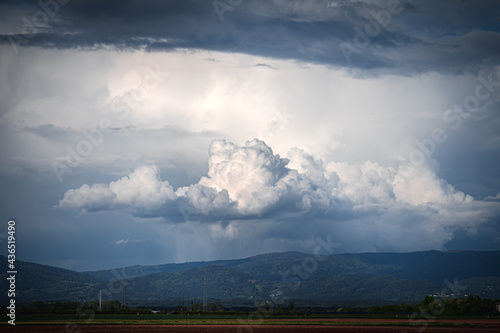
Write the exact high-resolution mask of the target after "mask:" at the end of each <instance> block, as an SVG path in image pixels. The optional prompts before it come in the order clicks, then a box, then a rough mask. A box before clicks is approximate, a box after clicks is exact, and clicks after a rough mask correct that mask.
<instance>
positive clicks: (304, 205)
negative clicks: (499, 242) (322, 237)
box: [59, 139, 500, 249]
mask: <svg viewBox="0 0 500 333" xmlns="http://www.w3.org/2000/svg"><path fill="white" fill-rule="evenodd" d="M176 205H178V206H179V207H176ZM127 206H128V207H130V208H133V209H135V210H136V213H137V212H139V214H140V212H141V211H145V210H146V211H148V216H163V217H164V218H165V219H166V220H167V221H173V222H176V221H177V222H182V221H186V220H188V219H189V217H195V219H196V220H198V221H200V222H203V221H206V222H207V223H210V224H212V227H210V228H211V230H212V229H213V230H219V229H220V230H222V229H221V225H220V224H219V223H220V221H221V220H227V221H233V222H234V221H237V220H240V219H248V218H253V219H255V218H261V219H262V220H265V221H266V222H265V223H269V220H266V217H270V216H272V217H273V219H272V220H271V221H275V222H274V223H282V222H283V221H284V222H287V221H289V222H287V223H291V224H292V225H293V224H295V223H296V221H298V220H302V221H316V222H317V223H319V224H321V225H323V226H325V225H326V226H329V227H330V228H332V230H336V228H341V229H338V231H339V232H347V230H348V229H349V228H352V230H351V232H356V230H359V229H360V228H361V230H363V232H366V231H371V232H372V235H373V236H375V235H378V236H379V237H384V235H385V237H387V238H393V239H394V240H397V239H398V238H399V239H407V240H409V241H410V240H411V242H412V245H411V246H410V247H416V248H417V249H418V248H420V247H423V248H433V247H438V248H439V247H442V246H443V245H444V244H445V243H446V242H447V241H449V240H451V239H452V238H453V233H454V232H455V231H456V230H467V231H469V232H471V231H472V232H473V231H474V230H475V228H476V227H477V226H479V225H480V224H482V223H485V222H487V221H488V220H489V219H491V218H493V217H494V216H495V214H498V212H499V210H500V209H499V208H500V207H499V206H500V205H499V204H498V202H497V201H494V200H489V201H477V200H474V199H473V198H472V197H471V196H469V195H467V194H464V193H463V192H460V191H457V190H456V189H455V188H453V187H452V186H451V185H450V184H448V183H446V182H445V181H444V180H443V179H439V178H438V177H437V176H436V174H435V173H434V172H432V171H431V170H430V169H428V168H425V167H422V168H420V169H412V168H407V167H399V168H398V169H394V168H392V167H384V166H381V165H379V164H377V163H374V162H370V161H367V162H365V163H363V164H362V165H350V164H347V163H340V162H330V163H328V164H327V165H324V163H323V162H322V161H321V160H319V159H316V158H314V157H313V156H311V155H309V154H307V153H306V152H305V151H303V150H301V149H298V148H293V149H291V150H290V152H289V154H288V159H286V158H281V157H280V156H279V155H277V154H274V153H273V151H272V149H271V147H269V146H268V145H266V144H265V143H264V142H263V141H260V140H257V139H254V140H251V141H248V142H246V144H245V145H244V146H238V145H236V144H234V143H231V142H227V141H225V140H214V141H213V142H212V144H211V145H210V148H209V159H208V174H207V176H204V177H201V179H200V180H199V182H198V183H196V184H192V185H190V186H185V187H180V188H178V189H177V190H176V191H175V192H174V191H173V189H172V187H171V186H170V185H169V183H168V181H162V180H161V179H160V173H159V169H158V167H157V166H155V165H150V166H141V167H138V168H136V169H135V171H134V172H133V173H132V174H130V175H129V176H127V177H123V178H121V179H119V180H117V181H115V182H111V183H109V184H94V185H92V186H89V185H83V186H81V187H80V188H78V189H72V190H68V191H67V192H66V194H65V195H64V198H63V199H62V200H60V202H59V207H61V208H78V209H83V210H86V211H93V210H99V209H101V210H102V209H121V208H124V207H127ZM165 207H167V209H165ZM177 209H180V211H181V212H183V211H184V212H188V216H186V214H183V218H180V217H179V216H180V215H179V214H178V212H177V211H176V210H177ZM254 221H255V223H258V219H257V220H254ZM345 222H347V223H348V224H347V225H346V224H345ZM263 223H264V222H263ZM271 223H273V222H271ZM236 225H237V224H235V223H232V224H230V227H231V232H232V233H237V229H238V227H237V226H236ZM349 226H350V227H349ZM214 228H215V229H214ZM409 230H411V231H409ZM389 235H390V236H389ZM291 237H298V236H297V235H294V236H291ZM414 237H418V238H419V241H418V243H417V242H415V239H414ZM371 241H372V242H373V243H374V244H373V246H378V247H380V246H382V245H381V244H380V239H377V237H374V238H373V239H372V240H371ZM386 241H387V240H386ZM396 242H398V241H396ZM377 244H378V245H377ZM385 246H387V242H386V245H385ZM389 246H392V245H391V244H390V241H389ZM394 246H395V248H398V249H400V248H401V246H398V245H394ZM414 249H415V248H414Z"/></svg>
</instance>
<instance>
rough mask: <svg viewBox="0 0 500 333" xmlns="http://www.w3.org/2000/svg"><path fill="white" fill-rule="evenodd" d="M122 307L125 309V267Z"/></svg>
mask: <svg viewBox="0 0 500 333" xmlns="http://www.w3.org/2000/svg"><path fill="white" fill-rule="evenodd" d="M122 309H125V267H123V268H122Z"/></svg>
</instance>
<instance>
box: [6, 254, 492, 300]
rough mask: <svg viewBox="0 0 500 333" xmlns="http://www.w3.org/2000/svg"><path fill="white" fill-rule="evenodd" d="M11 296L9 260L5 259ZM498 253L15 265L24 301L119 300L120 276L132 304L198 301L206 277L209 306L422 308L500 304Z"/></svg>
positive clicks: (291, 255) (309, 256)
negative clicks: (422, 304) (433, 298)
mask: <svg viewBox="0 0 500 333" xmlns="http://www.w3.org/2000/svg"><path fill="white" fill-rule="evenodd" d="M0 260H1V265H0V267H1V272H0V279H1V282H0V287H1V290H0V291H1V293H2V299H4V300H5V299H8V298H7V297H3V296H6V293H7V290H8V285H7V280H6V276H5V274H6V271H7V267H6V266H7V259H6V258H5V257H3V256H2V257H0ZM499 263H500V251H493V252H473V251H465V252H453V253H445V252H439V251H425V252H413V253H361V254H335V255H330V256H321V257H316V256H314V255H311V254H305V253H299V252H283V253H268V254H262V255H257V256H254V257H249V258H245V259H238V260H218V261H211V262H191V263H184V264H164V265H155V266H130V267H125V268H124V269H123V270H122V268H116V269H113V270H104V271H94V272H83V273H80V272H74V271H70V270H66V269H61V268H56V267H51V266H46V265H39V264H34V263H28V262H22V261H16V268H17V271H18V274H17V281H16V284H17V285H16V288H17V292H18V294H17V295H16V299H17V300H18V301H19V302H32V301H57V300H59V301H65V300H72V301H81V300H95V299H96V298H97V294H98V292H99V290H102V291H103V292H104V294H105V295H106V297H107V299H117V300H120V299H121V285H122V281H121V279H122V272H124V273H125V281H124V285H125V294H126V298H127V300H128V303H129V304H135V305H147V304H151V305H153V304H166V303H169V302H170V303H171V301H172V300H177V301H178V300H194V301H196V300H198V301H199V300H200V299H201V298H202V295H203V281H204V278H205V277H206V279H207V290H208V297H209V298H210V299H212V300H214V299H215V300H227V301H229V300H236V301H240V302H245V301H247V302H251V301H254V300H257V299H258V300H270V299H273V298H276V297H280V298H286V299H295V300H308V301H331V302H340V301H345V300H353V301H356V300H358V301H368V300H369V301H372V303H373V302H380V303H381V304H382V303H402V302H419V301H421V300H422V299H423V298H424V297H425V296H427V295H441V296H457V297H460V296H464V295H466V294H469V295H478V296H481V297H483V298H491V299H500V265H499Z"/></svg>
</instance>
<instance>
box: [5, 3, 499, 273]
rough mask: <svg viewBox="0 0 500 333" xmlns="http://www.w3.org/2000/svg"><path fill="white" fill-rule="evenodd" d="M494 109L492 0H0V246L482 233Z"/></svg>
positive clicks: (410, 246) (407, 238)
mask: <svg viewBox="0 0 500 333" xmlns="http://www.w3.org/2000/svg"><path fill="white" fill-rule="evenodd" d="M499 110H500V3H498V1H450V0H448V1H446V0H445V1H439V2H436V1H430V0H428V1H426V0H423V1H409V0H400V1H396V0H387V1H385V0H380V1H378V0H377V1H354V0H351V1H347V0H344V1H331V0H329V1H323V0H317V1H299V0H296V1H293V0H287V1H285V0H269V1H263V0H261V1H257V0H220V1H202V0H187V1H186V0H182V1H180V0H179V1H145V2H140V3H138V2H136V1H131V0H123V1H78V0H42V1H1V2H0V153H1V156H2V159H1V162H0V220H2V221H4V223H2V225H3V230H0V241H1V243H2V244H3V245H0V246H1V248H0V253H1V254H6V252H7V244H6V241H7V238H6V237H7V221H9V220H11V219H13V220H15V221H16V242H17V243H16V246H17V247H16V250H17V259H18V260H24V261H31V262H37V263H42V264H47V265H53V266H58V267H63V268H68V269H72V270H77V271H85V270H97V269H107V268H114V267H122V266H129V265H150V264H163V263H171V262H186V261H208V260H218V259H232V258H243V257H249V256H253V255H256V254H260V253H268V252H282V251H301V252H305V253H313V252H314V251H320V252H322V253H332V254H333V253H359V252H412V251H425V250H440V251H446V250H457V249H459V250H477V251H485V250H488V251H489V250H500V114H499ZM325 244H327V246H325ZM318 249H319V250H318Z"/></svg>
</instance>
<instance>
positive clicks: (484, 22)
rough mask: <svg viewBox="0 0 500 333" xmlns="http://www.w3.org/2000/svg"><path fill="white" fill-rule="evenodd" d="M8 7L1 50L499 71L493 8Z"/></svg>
mask: <svg viewBox="0 0 500 333" xmlns="http://www.w3.org/2000/svg"><path fill="white" fill-rule="evenodd" d="M2 6H3V7H4V8H8V9H10V10H12V7H15V8H17V9H18V11H17V12H16V13H17V14H18V15H19V13H24V16H22V17H19V18H18V21H17V24H16V20H14V21H13V22H12V18H11V19H10V20H9V21H10V22H12V23H11V27H12V29H13V30H14V31H12V33H13V34H14V35H10V36H8V35H5V34H4V35H3V36H1V37H2V39H1V41H2V42H3V43H12V41H13V40H17V41H18V42H19V44H20V45H30V46H38V47H44V48H70V49H71V48H81V49H101V48H104V47H113V48H116V49H123V50H126V49H129V50H132V49H142V50H147V51H169V50H175V49H179V48H186V49H203V50H216V51H224V52H240V53H247V54H252V55H258V56H264V57H272V58H279V59H295V60H299V61H305V62H312V63H321V64H328V65H332V66H341V67H344V66H346V67H350V68H352V69H354V70H356V69H371V70H383V71H386V72H390V71H391V70H398V71H399V72H401V71H406V72H407V73H409V74H411V73H422V72H426V71H438V72H444V73H452V74H461V73H477V72H478V71H479V70H481V69H485V68H490V67H492V66H495V65H496V64H498V63H499V62H500V49H499V48H500V46H499V45H500V43H499V41H500V34H499V31H500V24H499V21H498V17H499V15H500V12H499V6H498V4H497V2H495V1H461V2H458V1H440V2H439V4H435V3H434V2H433V1H418V2H414V1H401V2H399V1H392V0H391V1H374V2H364V1H353V2H350V1H339V2H334V1H333V2H329V1H314V2H308V4H302V3H301V2H300V1H288V2H282V1H278V0H276V1H250V0H246V1H242V2H241V4H239V5H237V6H234V7H229V8H232V10H227V9H226V10H223V11H224V12H223V14H222V18H223V21H221V20H220V16H219V14H218V13H217V9H216V8H215V7H214V5H213V2H210V1H180V0H179V1H167V2H163V1H148V2H146V3H141V4H137V3H136V2H134V1H105V2H102V1H75V0H73V1H70V2H68V3H67V4H65V5H59V6H58V7H59V8H57V11H56V10H55V9H50V8H49V9H47V10H48V12H49V13H54V15H53V17H49V15H46V17H47V20H46V22H39V21H42V19H41V18H39V17H42V16H41V15H39V16H36V13H37V12H38V11H40V10H42V9H41V8H40V6H39V5H36V4H32V5H31V6H27V5H26V3H21V4H18V3H17V2H6V3H4V4H3V5H2ZM220 11H221V10H220V9H219V12H220ZM42 13H43V11H42ZM23 18H27V20H28V21H30V22H31V23H32V27H34V29H32V30H34V31H35V35H34V36H29V37H30V38H27V36H23V33H29V32H32V31H30V29H27V27H28V26H29V24H27V23H25V22H26V20H25V19H23ZM379 22H380V23H379ZM42 23H44V24H42ZM37 24H38V26H39V27H38V26H37ZM23 29H25V30H26V29H27V30H26V31H24V30H23ZM14 43H15V42H14ZM342 45H343V47H342ZM346 48H347V49H346ZM346 50H347V51H346Z"/></svg>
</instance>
